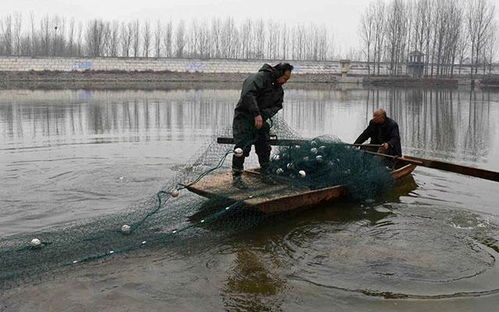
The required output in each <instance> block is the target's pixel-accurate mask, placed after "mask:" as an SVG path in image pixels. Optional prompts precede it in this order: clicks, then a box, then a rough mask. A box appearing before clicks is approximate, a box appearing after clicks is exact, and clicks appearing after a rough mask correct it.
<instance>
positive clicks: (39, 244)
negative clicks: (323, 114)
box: [29, 238, 42, 248]
mask: <svg viewBox="0 0 499 312" xmlns="http://www.w3.org/2000/svg"><path fill="white" fill-rule="evenodd" d="M29 244H30V245H31V247H33V248H40V247H42V241H41V240H39V239H38V238H33V239H32V240H31V242H30V243H29Z"/></svg>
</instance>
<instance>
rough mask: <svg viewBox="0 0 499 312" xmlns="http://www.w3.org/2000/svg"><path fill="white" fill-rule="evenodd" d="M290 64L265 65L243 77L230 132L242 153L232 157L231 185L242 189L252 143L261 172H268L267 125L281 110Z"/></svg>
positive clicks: (289, 74) (290, 68)
mask: <svg viewBox="0 0 499 312" xmlns="http://www.w3.org/2000/svg"><path fill="white" fill-rule="evenodd" d="M292 71H293V66H292V65H290V64H288V63H280V64H277V65H276V66H270V65H268V64H265V65H263V66H262V68H260V70H259V71H258V73H256V74H253V75H251V76H249V77H248V78H246V80H245V81H244V83H243V88H242V92H241V97H240V99H239V102H238V103H237V105H236V108H235V110H234V121H233V123H232V132H233V137H234V143H235V147H234V151H236V150H237V149H238V148H240V149H242V151H243V153H242V155H241V154H238V153H234V156H233V157H232V177H233V185H234V186H235V187H238V188H245V185H244V183H243V181H242V179H241V175H242V173H243V170H244V158H246V157H248V156H249V153H250V151H251V145H253V144H254V145H255V151H256V154H257V155H258V162H259V163H260V168H261V173H262V174H263V175H265V174H267V170H268V167H269V161H270V150H271V148H270V144H269V143H268V140H269V138H270V126H269V124H268V123H267V120H268V119H269V118H271V117H272V116H274V115H275V114H276V113H277V112H278V111H279V110H280V109H282V102H283V98H284V91H283V89H282V85H283V84H285V83H286V82H287V81H288V80H289V79H290V78H291V72H292Z"/></svg>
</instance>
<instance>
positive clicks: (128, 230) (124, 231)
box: [121, 224, 132, 234]
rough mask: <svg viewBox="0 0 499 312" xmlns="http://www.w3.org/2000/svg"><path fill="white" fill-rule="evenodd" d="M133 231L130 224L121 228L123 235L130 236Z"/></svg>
mask: <svg viewBox="0 0 499 312" xmlns="http://www.w3.org/2000/svg"><path fill="white" fill-rule="evenodd" d="M131 231H132V228H131V227H130V226H129V225H128V224H123V225H122V226H121V233H123V234H130V232H131Z"/></svg>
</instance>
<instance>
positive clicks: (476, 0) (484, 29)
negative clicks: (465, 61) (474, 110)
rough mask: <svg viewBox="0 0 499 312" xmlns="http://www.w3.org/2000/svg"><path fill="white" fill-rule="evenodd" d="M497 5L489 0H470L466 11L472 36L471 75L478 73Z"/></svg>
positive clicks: (468, 28) (468, 27)
mask: <svg viewBox="0 0 499 312" xmlns="http://www.w3.org/2000/svg"><path fill="white" fill-rule="evenodd" d="M494 12H495V6H494V5H493V4H491V3H489V2H488V1H487V0H470V1H469V4H468V8H467V12H466V19H467V24H466V26H467V30H468V34H469V38H470V45H471V46H470V49H471V62H472V70H471V73H472V74H471V75H472V77H473V74H475V75H476V74H477V73H478V66H479V63H480V56H481V55H482V50H483V49H484V46H485V43H486V41H487V36H488V32H489V31H490V27H491V25H492V21H493V18H494Z"/></svg>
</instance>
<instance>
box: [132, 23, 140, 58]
mask: <svg viewBox="0 0 499 312" xmlns="http://www.w3.org/2000/svg"><path fill="white" fill-rule="evenodd" d="M131 31H132V50H133V57H139V53H140V23H139V20H136V21H135V22H134V23H132V29H131Z"/></svg>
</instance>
